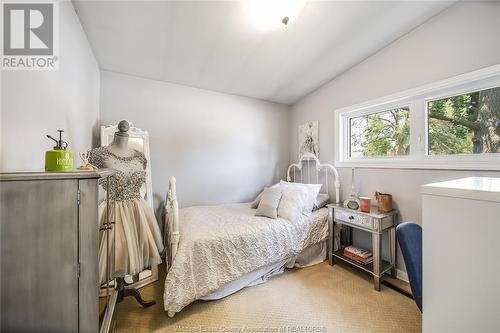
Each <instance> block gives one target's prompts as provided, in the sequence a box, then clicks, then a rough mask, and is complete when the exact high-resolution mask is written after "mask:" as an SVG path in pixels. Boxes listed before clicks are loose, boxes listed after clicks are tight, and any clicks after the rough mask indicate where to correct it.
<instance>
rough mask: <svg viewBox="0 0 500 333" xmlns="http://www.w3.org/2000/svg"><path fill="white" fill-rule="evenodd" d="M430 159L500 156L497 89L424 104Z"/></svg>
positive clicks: (499, 98) (499, 109)
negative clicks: (457, 156) (458, 156)
mask: <svg viewBox="0 0 500 333" xmlns="http://www.w3.org/2000/svg"><path fill="white" fill-rule="evenodd" d="M427 115H428V133H427V134H428V142H429V147H428V153H429V155H452V154H482V153H500V88H498V87H497V88H492V89H485V90H481V91H476V92H471V93H466V94H461V95H456V96H452V97H447V98H443V99H438V100H434V101H429V102H428V103H427Z"/></svg>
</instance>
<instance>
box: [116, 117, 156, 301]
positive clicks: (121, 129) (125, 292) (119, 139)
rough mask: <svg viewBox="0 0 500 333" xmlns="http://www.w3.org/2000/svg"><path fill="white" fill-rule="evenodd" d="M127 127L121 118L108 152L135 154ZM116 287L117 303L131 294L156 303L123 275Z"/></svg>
mask: <svg viewBox="0 0 500 333" xmlns="http://www.w3.org/2000/svg"><path fill="white" fill-rule="evenodd" d="M129 129H130V124H129V123H128V121H126V120H122V121H120V122H119V123H118V132H115V135H114V137H113V142H112V143H111V144H110V145H108V150H109V151H110V152H112V153H113V154H115V155H117V156H120V157H131V156H133V155H134V154H135V151H134V150H133V149H130V148H129V147H128V139H129V137H130V135H129V134H128V133H127V132H128V130H129ZM138 280H139V273H137V274H134V276H133V281H134V282H136V281H138ZM116 289H117V290H118V297H117V303H120V302H122V301H123V298H124V297H127V296H132V297H134V298H135V299H136V300H137V302H138V303H139V304H141V305H142V306H143V307H148V306H152V305H155V304H156V302H155V301H153V300H151V301H145V300H144V299H143V298H142V296H141V294H140V293H139V291H138V290H137V289H135V288H133V287H129V286H127V284H126V282H125V278H124V277H117V278H116Z"/></svg>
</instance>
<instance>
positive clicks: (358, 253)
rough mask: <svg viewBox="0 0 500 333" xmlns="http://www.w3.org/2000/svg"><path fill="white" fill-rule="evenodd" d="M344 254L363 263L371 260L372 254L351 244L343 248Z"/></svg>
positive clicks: (365, 263) (366, 263)
mask: <svg viewBox="0 0 500 333" xmlns="http://www.w3.org/2000/svg"><path fill="white" fill-rule="evenodd" d="M344 255H345V256H346V257H349V258H350V259H352V260H354V261H356V262H358V263H360V264H363V265H368V264H369V263H371V262H373V255H372V253H371V252H370V251H368V250H365V249H362V248H359V247H356V246H352V245H351V246H347V247H346V248H345V249H344Z"/></svg>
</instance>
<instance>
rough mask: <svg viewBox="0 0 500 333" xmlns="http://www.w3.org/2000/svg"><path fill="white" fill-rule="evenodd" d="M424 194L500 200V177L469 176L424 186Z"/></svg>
mask: <svg viewBox="0 0 500 333" xmlns="http://www.w3.org/2000/svg"><path fill="white" fill-rule="evenodd" d="M422 194H430V195H438V196H450V197H457V198H466V199H474V200H481V201H494V202H500V177H498V178H497V177H468V178H460V179H454V180H449V181H445V182H440V183H433V184H427V185H423V186H422Z"/></svg>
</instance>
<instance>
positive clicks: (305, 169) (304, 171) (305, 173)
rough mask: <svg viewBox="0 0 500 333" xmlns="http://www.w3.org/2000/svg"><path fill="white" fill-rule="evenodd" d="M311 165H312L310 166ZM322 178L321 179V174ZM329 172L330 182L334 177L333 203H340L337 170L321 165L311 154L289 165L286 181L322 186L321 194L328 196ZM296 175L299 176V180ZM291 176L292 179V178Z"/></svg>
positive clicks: (328, 165) (331, 166)
mask: <svg viewBox="0 0 500 333" xmlns="http://www.w3.org/2000/svg"><path fill="white" fill-rule="evenodd" d="M311 164H312V165H311ZM322 171H324V173H323V177H324V178H321V173H322ZM329 172H330V180H331V178H332V175H331V174H333V177H334V180H333V181H334V183H333V186H334V188H335V202H336V203H340V180H339V173H338V171H337V169H335V167H334V166H333V165H331V164H321V163H320V161H319V159H318V158H317V157H316V156H315V155H313V154H311V153H306V154H304V155H302V156H301V157H300V159H299V161H298V162H297V163H293V164H290V166H289V167H288V170H287V177H286V178H287V181H289V182H291V181H293V182H300V183H305V184H313V183H314V184H323V186H322V192H324V193H327V194H330V181H329V179H328V174H329ZM297 173H299V174H300V177H299V179H298V178H297ZM292 175H293V177H292Z"/></svg>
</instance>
